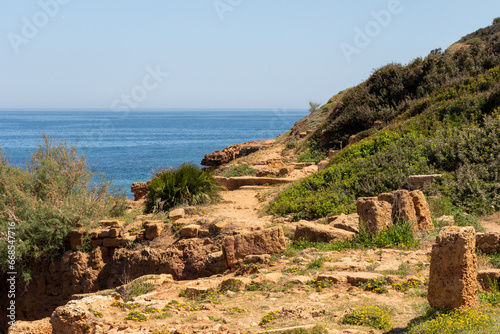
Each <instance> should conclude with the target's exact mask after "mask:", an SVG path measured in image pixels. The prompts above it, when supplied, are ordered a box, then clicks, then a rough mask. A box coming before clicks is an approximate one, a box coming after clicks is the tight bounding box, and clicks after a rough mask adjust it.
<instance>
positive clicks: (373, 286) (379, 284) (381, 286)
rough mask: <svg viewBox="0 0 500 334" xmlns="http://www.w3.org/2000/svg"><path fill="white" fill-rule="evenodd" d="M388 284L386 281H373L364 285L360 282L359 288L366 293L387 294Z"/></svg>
mask: <svg viewBox="0 0 500 334" xmlns="http://www.w3.org/2000/svg"><path fill="white" fill-rule="evenodd" d="M387 285H388V283H387V281H386V280H384V279H372V280H371V281H369V282H366V283H362V282H359V283H358V286H359V287H361V288H362V289H364V290H366V291H372V292H375V293H378V294H381V293H385V292H387V287H386V286H387Z"/></svg>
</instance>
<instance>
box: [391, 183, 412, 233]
mask: <svg viewBox="0 0 500 334" xmlns="http://www.w3.org/2000/svg"><path fill="white" fill-rule="evenodd" d="M393 194H394V202H393V204H392V222H393V223H394V224H397V223H398V222H403V221H405V222H410V223H413V224H415V225H416V224H417V222H418V220H417V213H416V212H415V206H414V204H413V198H412V197H411V195H410V192H409V191H408V190H397V191H394V192H393ZM414 230H415V231H416V229H414Z"/></svg>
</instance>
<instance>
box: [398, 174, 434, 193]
mask: <svg viewBox="0 0 500 334" xmlns="http://www.w3.org/2000/svg"><path fill="white" fill-rule="evenodd" d="M441 177H443V175H442V174H433V175H411V176H408V178H407V179H406V183H408V186H409V187H410V189H412V190H425V189H426V188H428V187H429V186H430V185H431V183H432V182H434V181H436V180H439V179H440V178H441Z"/></svg>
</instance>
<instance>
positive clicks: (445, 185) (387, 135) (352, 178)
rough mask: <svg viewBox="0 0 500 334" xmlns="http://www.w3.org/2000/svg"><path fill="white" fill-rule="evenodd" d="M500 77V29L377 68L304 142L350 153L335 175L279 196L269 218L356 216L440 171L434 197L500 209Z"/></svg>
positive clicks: (471, 208)
mask: <svg viewBox="0 0 500 334" xmlns="http://www.w3.org/2000/svg"><path fill="white" fill-rule="evenodd" d="M495 22H498V20H495ZM499 80H500V24H498V23H494V24H493V25H492V26H490V27H488V28H484V29H480V30H478V31H477V32H475V33H472V34H470V35H468V36H466V37H464V38H462V39H460V40H459V42H457V43H455V44H454V45H452V46H451V47H450V48H448V49H447V50H446V51H444V52H443V51H441V50H435V51H432V52H431V53H430V54H429V56H427V57H426V58H425V59H421V58H417V59H415V60H414V61H412V62H411V63H410V64H408V65H406V66H403V65H401V64H389V65H386V66H383V67H382V68H380V69H378V70H376V71H375V72H374V73H373V74H372V75H371V76H370V77H369V78H368V79H367V80H366V81H365V82H363V83H362V84H360V85H358V86H356V87H354V88H352V89H349V90H347V91H345V92H343V93H342V94H341V95H339V96H336V97H334V98H332V100H330V101H329V103H328V104H327V105H325V106H323V107H322V108H321V109H320V110H323V112H325V113H327V114H328V117H327V118H326V120H325V121H323V122H322V123H321V124H320V125H319V126H317V128H316V130H315V131H314V133H313V134H311V135H310V136H309V137H308V138H307V140H306V142H305V143H304V144H303V145H304V146H306V147H308V149H309V150H310V151H311V152H313V153H312V154H311V155H323V156H324V155H326V152H328V150H332V149H333V150H340V149H342V148H344V149H343V150H342V151H341V152H340V153H339V154H337V155H335V156H334V157H333V158H332V159H331V160H330V161H329V167H328V168H327V169H325V170H323V171H321V172H320V173H317V174H315V175H313V176H311V177H309V178H307V179H305V180H303V181H301V182H300V183H298V184H296V185H294V186H293V187H291V188H289V189H287V190H285V191H284V192H282V193H281V194H280V195H278V196H277V198H276V199H275V200H274V201H273V202H272V203H271V204H270V206H269V212H270V213H273V214H277V215H288V214H293V215H294V216H295V218H296V219H300V218H320V217H325V216H328V215H335V214H340V213H342V212H344V213H346V212H353V211H354V201H355V199H356V198H357V197H362V196H373V195H375V194H377V193H381V192H387V191H392V190H396V189H400V188H407V184H406V179H407V177H408V176H409V175H413V174H433V173H442V174H444V175H445V177H444V178H443V179H442V181H441V183H439V184H436V185H434V186H433V187H432V188H431V189H429V190H428V192H427V194H428V195H436V194H441V195H444V196H446V197H448V198H449V199H450V201H451V202H452V203H453V205H455V206H457V207H462V208H463V209H464V210H465V211H467V212H469V213H475V214H488V213H491V212H494V211H497V210H499V209H500V178H499V175H498V166H500V145H499V143H500V132H499V130H498V129H499V125H500V110H499V106H500V83H499ZM349 142H351V143H355V142H357V143H356V144H354V145H348V144H349ZM346 146H347V147H346Z"/></svg>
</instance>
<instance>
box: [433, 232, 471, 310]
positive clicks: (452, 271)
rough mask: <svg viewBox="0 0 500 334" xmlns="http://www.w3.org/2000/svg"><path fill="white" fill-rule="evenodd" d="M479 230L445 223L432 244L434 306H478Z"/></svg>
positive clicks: (449, 307) (450, 307)
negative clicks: (477, 256) (477, 243)
mask: <svg viewBox="0 0 500 334" xmlns="http://www.w3.org/2000/svg"><path fill="white" fill-rule="evenodd" d="M477 293H478V283H477V259H476V231H475V229H474V228H473V227H471V226H468V227H462V228H460V227H457V226H445V227H443V229H442V230H441V232H440V233H439V235H438V236H437V237H436V243H435V244H434V245H433V246H432V252H431V266H430V276H429V290H428V294H427V300H428V301H429V304H430V306H431V307H433V308H448V309H454V308H460V307H470V306H475V305H477Z"/></svg>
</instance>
